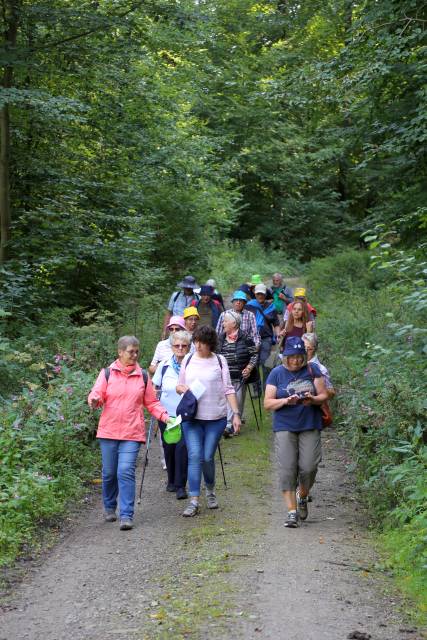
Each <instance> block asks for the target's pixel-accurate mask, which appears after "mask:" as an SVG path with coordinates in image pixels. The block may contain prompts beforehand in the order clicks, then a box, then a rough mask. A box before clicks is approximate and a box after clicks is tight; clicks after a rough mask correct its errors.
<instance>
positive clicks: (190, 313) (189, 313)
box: [182, 307, 200, 320]
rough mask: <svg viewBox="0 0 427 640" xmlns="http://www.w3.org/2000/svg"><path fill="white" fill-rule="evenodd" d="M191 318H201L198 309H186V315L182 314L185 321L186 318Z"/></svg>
mask: <svg viewBox="0 0 427 640" xmlns="http://www.w3.org/2000/svg"><path fill="white" fill-rule="evenodd" d="M190 316H197V317H198V318H200V316H199V312H198V311H197V309H196V307H186V308H185V309H184V313H183V314H182V317H183V318H184V320H185V318H189V317H190Z"/></svg>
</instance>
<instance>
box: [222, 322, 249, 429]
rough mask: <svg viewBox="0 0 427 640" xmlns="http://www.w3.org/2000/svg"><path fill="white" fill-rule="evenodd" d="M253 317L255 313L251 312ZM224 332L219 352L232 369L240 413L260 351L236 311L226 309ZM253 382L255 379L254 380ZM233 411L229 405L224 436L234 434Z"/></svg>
mask: <svg viewBox="0 0 427 640" xmlns="http://www.w3.org/2000/svg"><path fill="white" fill-rule="evenodd" d="M251 315H252V317H253V314H251ZM222 324H223V329H224V331H223V333H221V334H220V336H219V338H218V353H220V354H221V355H223V356H224V358H225V359H226V361H227V364H228V369H229V371H230V377H231V383H232V385H233V387H234V389H235V391H236V399H237V404H238V409H239V413H240V415H242V413H243V407H244V403H245V395H246V384H247V381H248V380H249V377H250V376H251V373H252V372H253V371H256V365H257V361H258V351H257V348H256V346H255V343H254V341H253V340H252V338H251V337H250V336H249V335H248V334H247V333H244V332H243V331H242V330H241V328H240V327H241V315H240V313H237V312H236V311H232V310H230V311H225V312H224V314H223V318H222ZM252 382H253V380H252ZM232 423H233V411H232V409H231V407H230V406H229V407H228V411H227V426H226V428H225V431H224V436H225V437H229V436H232V435H233V434H234V430H233V424H232Z"/></svg>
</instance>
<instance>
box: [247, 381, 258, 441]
mask: <svg viewBox="0 0 427 640" xmlns="http://www.w3.org/2000/svg"><path fill="white" fill-rule="evenodd" d="M248 390H249V397H250V399H251V405H252V411H253V412H254V416H255V422H256V428H257V429H258V431H259V422H258V416H257V414H256V409H255V404H254V399H253V397H252V391H251V386H250V384H248Z"/></svg>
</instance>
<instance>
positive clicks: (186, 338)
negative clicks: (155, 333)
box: [171, 329, 192, 344]
mask: <svg viewBox="0 0 427 640" xmlns="http://www.w3.org/2000/svg"><path fill="white" fill-rule="evenodd" d="M178 340H180V341H181V342H185V343H187V344H191V340H192V337H191V333H189V332H188V331H184V329H183V330H182V331H173V332H172V334H171V344H175V342H178Z"/></svg>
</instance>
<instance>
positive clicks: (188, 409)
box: [176, 389, 198, 420]
mask: <svg viewBox="0 0 427 640" xmlns="http://www.w3.org/2000/svg"><path fill="white" fill-rule="evenodd" d="M197 406H198V403H197V398H196V396H195V395H194V393H193V392H192V391H191V390H190V389H187V391H186V392H185V393H183V394H182V397H181V400H180V401H179V402H178V406H177V408H176V415H177V416H181V417H182V419H183V420H191V418H194V417H195V415H196V413H197Z"/></svg>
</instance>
